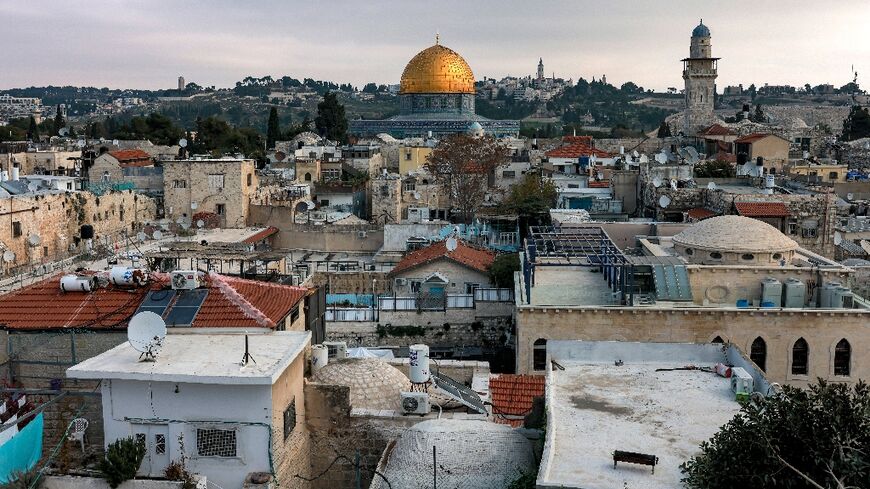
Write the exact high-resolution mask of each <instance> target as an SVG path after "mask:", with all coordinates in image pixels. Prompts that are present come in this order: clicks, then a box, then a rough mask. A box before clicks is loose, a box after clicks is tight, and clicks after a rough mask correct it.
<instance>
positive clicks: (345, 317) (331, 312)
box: [325, 307, 375, 322]
mask: <svg viewBox="0 0 870 489" xmlns="http://www.w3.org/2000/svg"><path fill="white" fill-rule="evenodd" d="M325 313H326V314H325V319H326V320H327V321H340V322H346V321H374V320H375V310H374V309H371V308H369V309H359V308H352V307H342V308H337V307H336V308H328V309H326V311H325Z"/></svg>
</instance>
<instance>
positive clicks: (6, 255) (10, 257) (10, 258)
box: [3, 250, 15, 263]
mask: <svg viewBox="0 0 870 489" xmlns="http://www.w3.org/2000/svg"><path fill="white" fill-rule="evenodd" d="M3 261H5V262H6V263H12V262H14V261H15V253H13V252H12V251H10V250H6V251H4V252H3Z"/></svg>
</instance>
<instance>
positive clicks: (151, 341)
mask: <svg viewBox="0 0 870 489" xmlns="http://www.w3.org/2000/svg"><path fill="white" fill-rule="evenodd" d="M164 339H166V322H165V321H163V318H161V317H160V316H159V315H158V314H156V313H153V312H151V311H144V312H140V313H139V314H136V315H135V316H133V318H132V319H130V323H129V324H128V325H127V341H128V342H129V343H130V346H132V347H133V349H134V350H136V351H138V352H139V361H143V362H153V361H156V360H157V355H158V354H159V353H160V348H161V347H162V346H163V340H164Z"/></svg>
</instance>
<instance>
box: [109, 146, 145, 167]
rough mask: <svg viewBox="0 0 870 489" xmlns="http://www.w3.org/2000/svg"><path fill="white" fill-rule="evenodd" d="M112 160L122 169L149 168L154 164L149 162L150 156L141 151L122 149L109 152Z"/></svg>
mask: <svg viewBox="0 0 870 489" xmlns="http://www.w3.org/2000/svg"><path fill="white" fill-rule="evenodd" d="M109 154H110V155H112V157H113V158H115V159H116V160H118V163H119V164H120V165H121V166H122V167H130V166H151V165H153V164H154V162H153V161H151V155H149V154H148V153H146V152H144V151H142V150H141V149H122V150H118V151H109Z"/></svg>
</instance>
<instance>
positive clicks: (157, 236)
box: [152, 231, 163, 239]
mask: <svg viewBox="0 0 870 489" xmlns="http://www.w3.org/2000/svg"><path fill="white" fill-rule="evenodd" d="M152 236H154V239H161V238H163V233H161V232H160V231H154V234H153V235H152Z"/></svg>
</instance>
